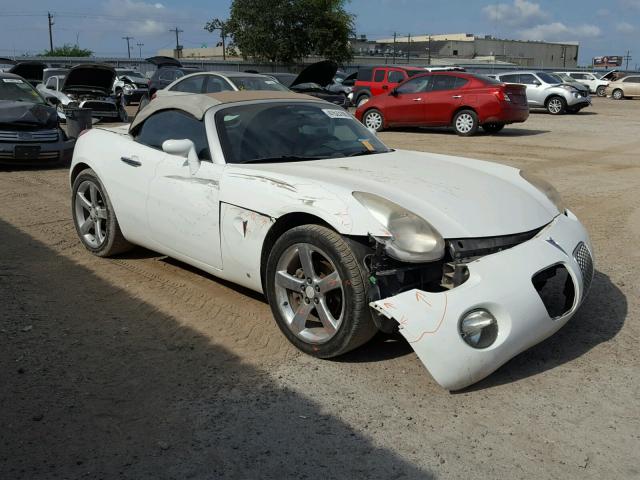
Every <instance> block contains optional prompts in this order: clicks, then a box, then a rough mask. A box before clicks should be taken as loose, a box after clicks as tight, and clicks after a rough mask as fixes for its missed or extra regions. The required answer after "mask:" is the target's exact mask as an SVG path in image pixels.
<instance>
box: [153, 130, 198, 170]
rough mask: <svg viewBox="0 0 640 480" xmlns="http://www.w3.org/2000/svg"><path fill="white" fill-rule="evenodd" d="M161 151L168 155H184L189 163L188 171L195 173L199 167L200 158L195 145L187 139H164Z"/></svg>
mask: <svg viewBox="0 0 640 480" xmlns="http://www.w3.org/2000/svg"><path fill="white" fill-rule="evenodd" d="M162 151H163V152H165V153H168V154H169V155H176V156H178V157H184V158H186V159H187V162H188V163H189V173H191V175H195V174H196V173H198V170H199V169H200V159H199V158H198V154H197V153H196V146H195V145H194V144H193V142H192V141H191V140H189V139H186V138H185V139H182V140H165V141H164V142H162Z"/></svg>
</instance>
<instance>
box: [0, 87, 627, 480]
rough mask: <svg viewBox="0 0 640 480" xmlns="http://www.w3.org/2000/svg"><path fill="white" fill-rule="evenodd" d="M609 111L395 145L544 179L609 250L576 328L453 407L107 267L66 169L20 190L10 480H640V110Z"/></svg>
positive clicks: (8, 207)
mask: <svg viewBox="0 0 640 480" xmlns="http://www.w3.org/2000/svg"><path fill="white" fill-rule="evenodd" d="M594 103H595V104H594V106H593V108H590V109H588V110H587V111H585V112H583V113H581V114H579V115H571V116H563V117H552V116H549V115H547V114H544V113H533V114H532V115H531V117H530V119H529V120H528V121H527V122H526V123H525V124H523V125H521V126H515V127H510V128H507V129H505V130H504V132H502V133H501V134H499V135H496V136H487V135H479V136H477V137H474V138H459V137H457V136H456V135H454V134H452V133H449V132H446V131H443V130H431V131H429V130H403V131H395V132H385V133H383V134H381V138H382V139H383V140H384V141H385V142H387V143H388V144H389V145H390V146H393V147H399V148H407V149H416V150H424V151H432V152H438V153H449V154H455V155H463V156H468V157H477V158H482V159H489V160H496V161H498V162H501V163H505V164H509V165H513V166H516V167H523V168H526V169H528V170H531V171H533V172H535V173H537V174H539V175H541V176H543V177H545V178H546V179H548V180H550V181H552V182H553V183H554V184H555V185H556V186H557V187H558V189H559V190H560V191H561V193H562V194H563V195H564V198H565V200H566V202H567V204H568V205H569V206H570V207H571V208H572V209H573V210H574V212H575V213H576V214H577V215H578V216H579V217H580V218H581V220H582V221H583V223H584V224H585V225H586V226H587V228H588V230H589V232H590V234H591V236H592V240H593V243H594V246H595V253H596V266H597V273H596V277H595V279H594V282H593V286H592V289H591V295H590V297H589V298H588V299H587V301H586V303H585V304H584V305H583V306H582V308H581V310H580V311H579V312H578V314H577V315H576V316H575V317H574V318H573V320H572V321H571V322H569V323H568V324H567V325H566V326H565V327H564V328H563V329H562V330H561V331H560V332H559V333H558V334H556V335H555V336H554V337H552V338H550V339H549V340H547V341H545V342H544V343H542V344H540V345H538V346H536V347H534V348H532V349H530V350H529V351H527V352H525V353H523V354H522V355H520V356H518V357H517V358H515V359H513V360H512V361H510V362H509V363H508V364H506V365H505V366H503V367H502V368H501V369H500V370H499V371H497V372H496V373H494V374H493V375H491V376H490V377H489V378H487V379H485V380H484V381H482V382H480V383H479V384H477V385H474V386H473V387H471V388H469V389H467V390H465V391H463V392H459V393H455V394H451V393H449V392H446V391H443V390H442V389H441V388H440V387H439V386H438V385H437V384H436V383H435V382H434V381H433V380H432V379H431V378H430V376H429V374H428V373H427V372H426V370H425V369H424V367H423V366H422V364H421V363H420V362H419V360H418V359H417V357H416V355H415V354H414V353H413V351H412V350H411V348H410V347H409V346H408V345H407V344H406V343H405V342H404V341H402V340H399V339H394V338H383V337H380V338H376V339H374V341H372V342H371V343H369V344H368V345H366V346H365V347H363V348H360V349H359V350H357V351H355V352H352V353H351V354H349V355H347V356H345V357H342V358H339V359H336V360H334V361H322V360H315V359H313V358H310V357H307V356H305V355H303V354H301V353H299V352H297V351H296V350H295V349H294V348H293V347H292V346H290V345H289V344H288V343H287V341H286V339H285V338H284V337H283V336H282V335H281V334H280V332H279V331H278V329H277V327H276V325H275V323H274V321H273V319H272V317H271V314H270V312H269V308H268V306H267V304H266V303H265V301H264V299H263V298H262V297H260V296H258V295H255V294H253V293H250V292H248V291H245V290H243V289H240V288H236V287H234V286H233V285H229V284H227V283H224V282H220V281H217V280H215V279H214V278H212V277H210V276H208V275H205V274H202V273H199V272H197V271H194V270H193V269H191V268H189V267H187V266H185V265H184V264H181V263H180V262H176V261H173V260H170V259H167V258H165V257H161V256H158V255H156V254H154V253H152V252H149V251H146V250H142V249H138V250H136V251H134V252H133V253H131V254H128V255H126V256H123V257H120V258H117V259H112V260H104V259H99V258H96V257H93V256H92V255H90V254H89V253H88V252H86V251H85V250H84V249H83V248H82V247H81V245H80V243H79V241H78V239H77V238H76V234H75V231H74V228H73V225H72V222H71V214H70V206H69V205H70V193H69V188H68V185H67V171H66V170H63V169H52V170H40V169H27V170H25V169H22V170H20V169H12V170H4V171H2V172H0V367H1V368H0V478H2V479H50V478H51V479H54V478H59V479H63V478H65V479H66V478H69V479H75V478H90V479H100V478H103V479H115V478H127V479H147V478H148V479H160V478H162V479H165V478H166V479H169V478H175V479H184V478H194V479H214V478H225V479H254V478H256V479H257V478H265V479H283V478H296V479H298V478H299V479H327V478H345V479H374V478H380V479H423V478H443V479H444V478H465V479H473V478H478V479H483V478H509V479H512V478H532V479H533V478H534V479H547V478H549V479H558V478H562V479H572V478H576V479H578V478H579V479H587V478H588V479H602V478H611V479H614V478H615V479H627V478H628V479H631V478H639V477H640V466H639V464H638V455H639V453H638V452H640V420H639V417H640V400H639V399H640V388H639V387H640V379H639V376H638V371H639V369H638V367H639V366H640V365H639V361H638V360H639V354H638V351H639V348H638V340H639V336H640V335H639V334H640V313H639V309H638V307H639V295H638V294H639V288H638V287H639V285H640V280H639V279H638V276H637V275H638V271H639V267H640V250H639V249H638V239H639V238H640V195H639V194H638V185H639V184H640V135H639V134H640V102H639V101H622V102H615V101H612V100H608V99H595V100H594ZM479 201H481V199H479ZM505 201H508V199H505Z"/></svg>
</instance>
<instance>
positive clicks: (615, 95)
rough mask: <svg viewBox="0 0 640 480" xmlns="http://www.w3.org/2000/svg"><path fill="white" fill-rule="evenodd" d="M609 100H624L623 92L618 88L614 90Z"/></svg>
mask: <svg viewBox="0 0 640 480" xmlns="http://www.w3.org/2000/svg"><path fill="white" fill-rule="evenodd" d="M611 98H613V99H614V100H622V99H624V92H623V91H622V90H620V89H619V88H616V89H615V90H614V91H613V93H612V94H611Z"/></svg>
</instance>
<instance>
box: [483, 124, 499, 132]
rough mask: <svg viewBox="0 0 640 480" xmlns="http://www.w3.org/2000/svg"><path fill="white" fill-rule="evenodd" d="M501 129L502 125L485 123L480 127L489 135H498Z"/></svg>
mask: <svg viewBox="0 0 640 480" xmlns="http://www.w3.org/2000/svg"><path fill="white" fill-rule="evenodd" d="M503 128H504V123H485V124H484V125H483V126H482V129H483V130H484V131H485V132H487V133H489V134H493V133H498V132H499V131H501V130H502V129H503Z"/></svg>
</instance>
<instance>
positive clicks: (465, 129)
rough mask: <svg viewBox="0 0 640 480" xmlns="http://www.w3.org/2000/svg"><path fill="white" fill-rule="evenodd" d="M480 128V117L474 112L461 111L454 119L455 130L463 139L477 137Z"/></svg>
mask: <svg viewBox="0 0 640 480" xmlns="http://www.w3.org/2000/svg"><path fill="white" fill-rule="evenodd" d="M478 126H479V125H478V115H476V112H474V111H473V110H460V111H459V112H458V113H456V114H455V116H454V117H453V129H454V130H455V132H456V133H457V134H458V135H460V136H461V137H470V136H472V135H475V134H476V132H477V131H478Z"/></svg>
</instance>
